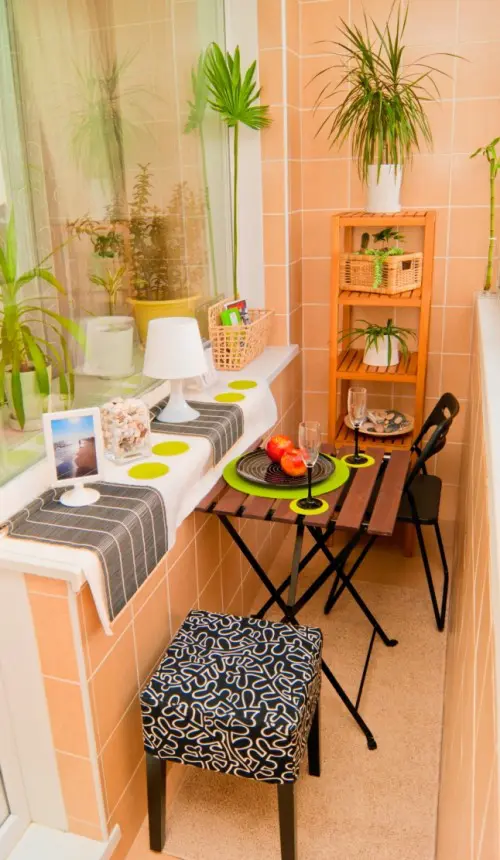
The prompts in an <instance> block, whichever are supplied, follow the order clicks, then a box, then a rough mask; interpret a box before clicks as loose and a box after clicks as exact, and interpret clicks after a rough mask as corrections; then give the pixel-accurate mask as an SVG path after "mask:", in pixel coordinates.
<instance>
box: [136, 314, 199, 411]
mask: <svg viewBox="0 0 500 860" xmlns="http://www.w3.org/2000/svg"><path fill="white" fill-rule="evenodd" d="M143 372H144V374H145V375H146V376H152V377H153V378H154V379H170V383H171V385H170V399H169V401H168V403H167V405H166V406H165V408H164V409H162V411H161V412H160V413H159V415H157V416H156V420H157V421H168V422H171V423H172V424H183V423H185V422H186V421H194V420H195V419H196V418H199V417H200V413H199V412H197V411H196V409H193V408H192V407H191V406H189V404H188V403H186V400H185V398H184V393H183V390H182V380H183V379H187V378H188V377H190V376H199V375H201V374H202V373H206V372H207V362H206V358H205V351H204V349H203V343H202V340H201V335H200V329H199V328H198V323H197V321H196V320H195V319H194V318H193V317H162V318H160V319H156V320H151V322H150V323H149V326H148V337H147V341H146V354H145V356H144V371H143Z"/></svg>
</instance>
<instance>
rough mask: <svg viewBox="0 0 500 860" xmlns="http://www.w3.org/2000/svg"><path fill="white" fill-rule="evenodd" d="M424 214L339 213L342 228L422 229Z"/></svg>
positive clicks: (419, 211)
mask: <svg viewBox="0 0 500 860" xmlns="http://www.w3.org/2000/svg"><path fill="white" fill-rule="evenodd" d="M426 214H427V213H426V212H424V211H422V210H415V211H413V210H412V211H402V212H396V213H390V212H380V213H377V214H370V213H369V212H361V211H359V212H340V213H339V216H338V217H339V220H340V224H341V226H342V227H403V226H405V227H424V226H425V219H426Z"/></svg>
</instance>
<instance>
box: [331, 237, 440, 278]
mask: <svg viewBox="0 0 500 860" xmlns="http://www.w3.org/2000/svg"><path fill="white" fill-rule="evenodd" d="M371 238H372V239H373V242H374V244H375V245H377V246H381V247H375V248H369V247H368V245H369V242H370V236H369V234H368V233H363V235H362V237H361V247H360V249H359V251H354V252H351V253H346V254H343V255H342V258H341V283H342V289H344V290H355V291H357V292H373V291H375V290H376V291H377V292H378V293H380V294H381V295H384V294H385V295H391V294H396V293H404V292H407V291H410V290H415V289H417V288H418V287H420V286H421V283H422V258H423V255H422V253H421V252H420V251H412V252H405V251H404V250H403V248H400V247H399V245H395V244H391V243H394V242H404V240H405V237H404V235H403V233H400V232H399V230H396V229H395V228H394V227H385V228H384V229H383V230H380V231H379V232H378V233H373V234H372V237H371Z"/></svg>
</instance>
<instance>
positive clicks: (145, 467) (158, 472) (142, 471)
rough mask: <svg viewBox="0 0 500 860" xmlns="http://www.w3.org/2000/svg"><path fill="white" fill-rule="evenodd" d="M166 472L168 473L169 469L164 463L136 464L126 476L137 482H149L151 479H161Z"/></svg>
mask: <svg viewBox="0 0 500 860" xmlns="http://www.w3.org/2000/svg"><path fill="white" fill-rule="evenodd" d="M167 472H170V469H169V468H168V466H166V465H165V463H138V464H137V466H132V468H131V469H129V470H128V475H129V477H130V478H136V479H137V480H138V481H149V480H151V478H161V477H162V476H163V475H166V474H167Z"/></svg>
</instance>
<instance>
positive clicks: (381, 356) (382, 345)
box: [364, 336, 399, 367]
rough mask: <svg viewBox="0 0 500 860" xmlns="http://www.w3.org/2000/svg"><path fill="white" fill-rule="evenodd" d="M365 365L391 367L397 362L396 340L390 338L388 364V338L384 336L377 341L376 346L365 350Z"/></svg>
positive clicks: (397, 349)
mask: <svg viewBox="0 0 500 860" xmlns="http://www.w3.org/2000/svg"><path fill="white" fill-rule="evenodd" d="M364 362H365V364H369V365H371V367H391V366H392V365H393V364H398V362H399V343H398V339H397V338H395V337H391V360H390V362H389V338H388V337H387V336H386V337H384V338H380V340H378V341H377V345H376V346H370V347H369V348H368V349H366V348H365V355H364Z"/></svg>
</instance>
